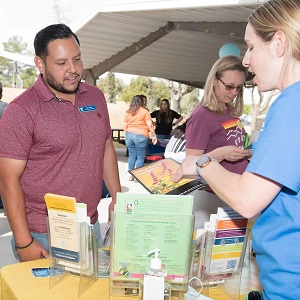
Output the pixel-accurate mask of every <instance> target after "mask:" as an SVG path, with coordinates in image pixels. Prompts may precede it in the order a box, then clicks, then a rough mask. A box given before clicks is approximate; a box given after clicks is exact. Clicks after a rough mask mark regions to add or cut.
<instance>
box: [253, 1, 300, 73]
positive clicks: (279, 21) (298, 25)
mask: <svg viewBox="0 0 300 300" xmlns="http://www.w3.org/2000/svg"><path fill="white" fill-rule="evenodd" d="M248 21H249V24H250V25H251V26H252V28H253V29H254V30H255V32H256V34H257V35H258V36H259V37H260V38H261V39H262V40H263V41H264V42H265V43H268V42H270V41H271V40H272V38H273V36H274V34H275V33H276V32H277V31H282V32H283V33H284V34H285V36H286V38H287V55H286V57H285V62H284V69H283V72H284V71H285V70H287V68H288V66H289V64H292V63H293V62H292V60H291V58H294V59H296V60H298V61H300V0H270V1H268V2H265V3H264V4H262V5H261V6H260V7H259V8H257V9H256V10H255V11H254V12H253V13H252V14H251V15H250V16H249V18H248Z"/></svg>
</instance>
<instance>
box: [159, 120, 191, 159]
mask: <svg viewBox="0 0 300 300" xmlns="http://www.w3.org/2000/svg"><path fill="white" fill-rule="evenodd" d="M185 128H186V122H184V123H183V124H182V125H180V126H177V127H176V128H175V129H173V130H172V131H171V138H170V141H169V142H168V144H167V146H166V150H165V153H164V157H165V158H173V159H174V160H176V161H178V162H180V163H181V162H182V161H183V160H184V159H185V157H186V153H185V142H186V139H185Z"/></svg>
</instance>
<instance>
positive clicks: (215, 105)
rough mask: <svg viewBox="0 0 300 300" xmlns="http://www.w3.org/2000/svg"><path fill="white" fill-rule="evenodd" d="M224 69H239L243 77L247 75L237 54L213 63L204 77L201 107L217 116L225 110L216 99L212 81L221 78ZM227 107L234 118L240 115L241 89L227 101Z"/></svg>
mask: <svg viewBox="0 0 300 300" xmlns="http://www.w3.org/2000/svg"><path fill="white" fill-rule="evenodd" d="M225 71H240V72H243V73H244V74H245V78H246V77H247V69H246V68H245V67H244V66H243V64H242V61H241V59H239V58H238V57H237V56H234V55H228V56H224V57H221V58H219V59H218V60H217V61H216V62H215V63H214V65H213V66H212V68H211V70H210V72H209V74H208V76H207V79H206V83H205V86H204V95H203V98H202V100H201V104H202V106H203V107H205V108H207V109H208V110H209V111H211V112H213V113H215V114H216V115H219V116H221V115H224V113H225V110H224V105H222V103H220V102H219V101H218V98H217V96H216V93H215V89H214V83H215V79H216V77H217V78H221V77H222V75H223V73H224V72H225ZM227 107H228V109H229V111H230V114H231V116H233V117H236V118H238V117H240V116H241V114H242V113H243V110H244V98H243V90H241V91H240V93H238V95H237V96H236V97H235V99H234V100H233V101H232V102H231V103H229V104H228V105H227Z"/></svg>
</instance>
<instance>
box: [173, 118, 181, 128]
mask: <svg viewBox="0 0 300 300" xmlns="http://www.w3.org/2000/svg"><path fill="white" fill-rule="evenodd" d="M182 119H183V117H182V116H180V117H179V118H178V119H177V120H176V122H174V123H173V124H172V125H173V126H177V125H178V124H179V123H180V122H181V121H182Z"/></svg>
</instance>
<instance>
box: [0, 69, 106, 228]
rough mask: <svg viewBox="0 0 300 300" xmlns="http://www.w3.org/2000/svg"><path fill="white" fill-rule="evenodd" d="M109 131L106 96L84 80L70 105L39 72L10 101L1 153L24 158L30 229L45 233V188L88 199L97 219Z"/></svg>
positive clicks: (90, 212) (79, 199) (91, 213)
mask: <svg viewBox="0 0 300 300" xmlns="http://www.w3.org/2000/svg"><path fill="white" fill-rule="evenodd" d="M110 136H111V128H110V123H109V116H108V111H107V105H106V101H105V98H104V95H103V93H102V92H101V91H100V90H99V89H98V88H96V87H94V86H91V85H88V84H86V83H80V86H79V90H78V91H77V92H76V99H75V105H73V104H72V103H71V102H69V101H64V100H63V99H58V98H56V97H55V96H54V94H53V93H52V92H51V91H50V90H49V89H48V88H47V86H46V84H45V83H44V81H43V79H42V77H41V75H40V76H39V78H38V80H37V81H36V83H35V84H34V85H33V86H32V87H30V88H29V89H27V90H26V91H25V92H24V93H23V94H21V95H20V96H19V97H17V98H16V99H15V100H14V101H12V102H11V103H10V105H9V107H8V108H7V111H6V113H5V115H4V117H3V118H2V119H1V124H0V157H7V158H13V159H18V160H26V161H27V163H26V167H25V170H24V173H23V175H22V177H21V185H22V188H23V191H24V195H25V202H26V213H27V218H28V224H29V229H30V231H34V232H47V227H46V216H47V210H46V205H45V201H44V195H45V194H46V193H55V194H61V195H65V196H72V197H75V198H76V200H77V202H82V203H86V204H87V207H88V215H89V216H90V217H91V222H92V223H95V222H96V221H97V219H98V212H97V206H98V204H99V201H100V196H101V185H102V177H103V157H104V149H105V143H106V140H107V139H108V138H109V137H110Z"/></svg>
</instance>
